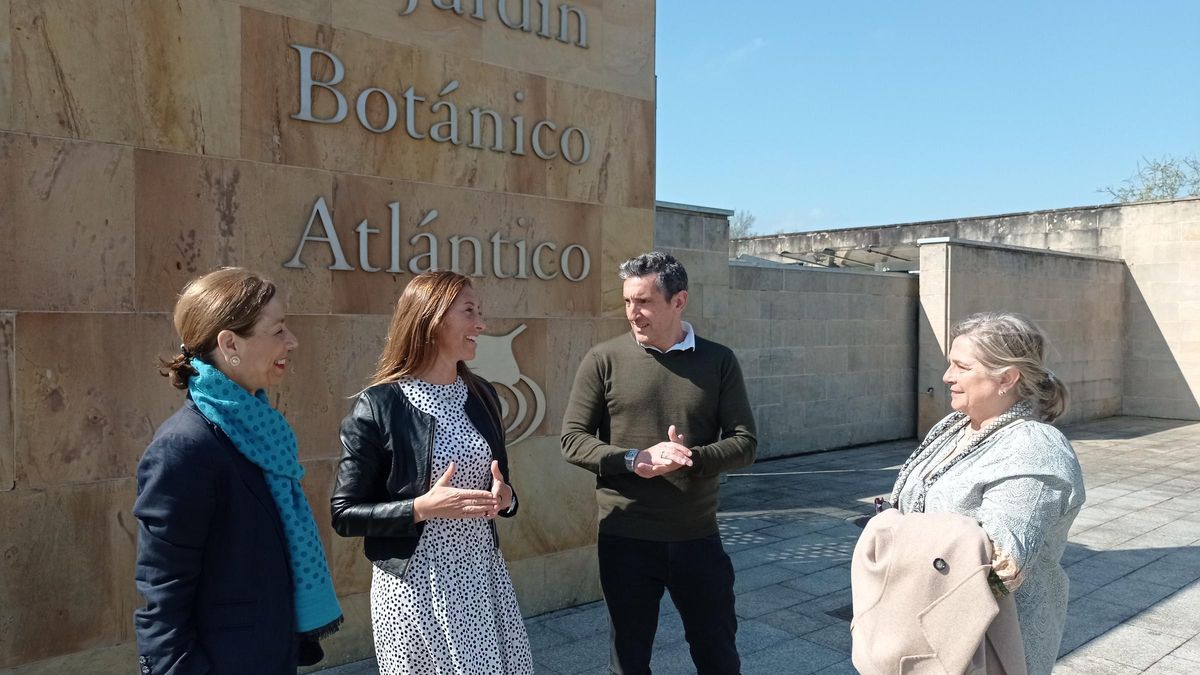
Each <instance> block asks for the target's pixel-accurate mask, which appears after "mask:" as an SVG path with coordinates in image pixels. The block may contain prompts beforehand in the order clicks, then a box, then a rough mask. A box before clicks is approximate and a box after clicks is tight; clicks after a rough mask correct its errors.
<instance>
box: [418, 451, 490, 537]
mask: <svg viewBox="0 0 1200 675" xmlns="http://www.w3.org/2000/svg"><path fill="white" fill-rule="evenodd" d="M453 477H454V462H450V466H448V467H446V473H444V474H442V477H441V478H438V479H437V482H435V483H434V484H433V487H432V488H430V489H429V492H426V493H425V494H423V495H421V496H420V497H417V498H416V499H414V500H413V520H414V521H416V522H418V523H419V522H421V521H423V520H429V519H430V518H486V517H487V515H488V514H489V513H491V512H494V511H496V506H497V505H498V504H499V503H500V500H499V498H497V496H496V495H494V494H492V493H491V492H489V491H487V490H463V489H460V488H455V487H450V479H451V478H453ZM509 494H510V495H511V494H512V493H511V492H510V493H509Z"/></svg>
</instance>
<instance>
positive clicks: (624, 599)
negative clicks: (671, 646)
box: [597, 533, 741, 675]
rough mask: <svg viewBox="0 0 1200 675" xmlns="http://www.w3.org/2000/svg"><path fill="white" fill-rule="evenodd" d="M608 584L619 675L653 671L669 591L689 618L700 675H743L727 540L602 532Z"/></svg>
mask: <svg viewBox="0 0 1200 675" xmlns="http://www.w3.org/2000/svg"><path fill="white" fill-rule="evenodd" d="M597 549H598V556H599V559H600V586H601V588H603V590H604V601H605V603H607V605H608V618H609V626H610V629H611V631H610V639H611V646H612V650H611V656H610V659H609V668H610V669H611V670H612V672H613V673H614V674H615V675H645V674H648V673H649V672H650V656H651V653H652V652H653V649H654V634H655V632H656V631H657V630H658V607H659V602H660V601H661V600H662V595H663V590H667V591H670V592H671V601H672V602H674V603H675V607H676V608H677V609H678V610H679V617H680V618H681V619H683V630H684V637H685V638H687V642H688V646H689V647H690V648H691V652H692V662H693V663H694V664H695V665H696V672H697V673H698V675H709V674H712V675H736V674H737V673H738V672H740V670H741V660H740V659H739V658H738V653H737V641H736V638H737V615H736V614H735V613H734V597H733V564H732V563H731V562H730V561H729V556H728V555H726V553H725V549H724V547H722V546H721V535H719V534H713V535H710V536H708V537H704V538H702V539H692V540H689V541H677V542H662V541H645V540H642V539H630V538H627V537H616V536H613V535H607V534H603V533H602V534H600V537H599V541H598V542H597Z"/></svg>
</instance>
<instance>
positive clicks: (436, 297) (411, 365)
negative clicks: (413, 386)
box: [367, 271, 474, 388]
mask: <svg viewBox="0 0 1200 675" xmlns="http://www.w3.org/2000/svg"><path fill="white" fill-rule="evenodd" d="M469 287H471V279H470V278H469V277H466V276H464V275H462V274H458V273H457V272H448V271H439V272H425V273H424V274H420V275H417V276H416V277H414V278H413V280H412V281H410V282H408V285H407V286H405V287H404V292H403V293H401V294H400V299H399V300H397V301H396V311H395V312H394V313H393V314H392V322H391V325H390V326H389V327H388V334H387V342H386V344H384V346H383V351H382V352H381V353H380V355H379V363H378V364H377V365H376V367H375V372H374V374H372V375H371V377H370V379H369V380H368V383H367V387H368V388H369V387H373V386H375V385H377V384H383V383H385V382H395V381H397V380H401V379H403V378H405V377H413V376H415V375H417V374H418V373H421V372H422V371H424V370H425V369H426V368H428V367H429V366H431V365H432V364H433V361H434V359H436V358H437V352H438V346H437V332H438V330H439V329H440V328H441V327H442V323H443V321H444V319H445V317H446V312H448V311H450V306H451V305H453V304H454V301H455V300H456V299H457V298H458V294H459V293H461V292H462V290H463V289H464V288H469ZM458 371H459V375H463V376H464V377H463V379H464V380H466V381H468V383H470V380H469V378H470V377H474V376H473V375H471V374H470V372H469V371H468V370H467V368H466V365H465V364H463V363H462V362H459V364H458Z"/></svg>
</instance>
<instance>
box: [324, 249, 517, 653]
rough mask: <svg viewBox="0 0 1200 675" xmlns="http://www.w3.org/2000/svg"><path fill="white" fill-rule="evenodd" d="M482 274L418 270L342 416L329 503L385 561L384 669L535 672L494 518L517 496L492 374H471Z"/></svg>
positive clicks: (379, 631) (512, 506) (380, 609)
mask: <svg viewBox="0 0 1200 675" xmlns="http://www.w3.org/2000/svg"><path fill="white" fill-rule="evenodd" d="M481 309H482V307H481V304H480V301H479V297H478V295H477V294H476V293H475V289H474V288H472V286H471V282H470V279H468V278H467V277H464V276H462V275H460V274H455V273H453V272H429V273H426V274H422V275H420V276H417V277H416V278H414V279H413V280H412V281H411V282H409V284H408V286H407V287H406V288H405V289H404V293H403V294H402V295H401V296H400V300H399V301H398V302H397V303H396V311H395V314H394V316H393V318H392V323H391V327H390V329H389V330H388V340H387V345H386V346H385V347H384V350H383V354H382V355H381V356H380V360H379V367H378V369H377V371H376V373H375V374H374V375H373V376H372V378H371V384H370V385H369V386H368V387H367V388H366V389H365V390H364V391H363V392H362V393H361V394H360V395H359V396H358V399H357V401H356V402H355V405H354V409H353V410H352V411H351V413H350V414H349V415H348V416H347V417H346V419H345V420H344V421H343V422H342V430H341V440H342V459H341V462H340V463H339V465H338V474H337V480H336V483H335V485H334V492H333V497H332V500H331V509H332V513H333V526H334V529H335V530H336V531H337V532H338V534H341V535H342V536H348V537H356V536H361V537H364V543H363V548H364V551H365V553H366V555H367V558H369V559H370V560H371V562H372V563H373V564H374V569H373V570H372V574H373V576H372V579H371V620H372V624H373V626H374V631H375V653H376V656H377V657H378V661H379V671H380V673H382V674H383V675H391V674H399V673H405V674H409V673H422V674H424V673H430V674H438V675H450V674H455V675H457V674H471V673H478V674H479V675H495V674H501V673H510V674H518V673H532V672H533V659H532V656H531V655H530V651H529V638H528V636H527V635H526V633H525V627H524V624H523V623H522V622H521V612H520V608H518V606H517V600H516V595H515V593H514V592H513V587H512V582H511V580H510V579H509V576H508V569H507V567H506V566H505V564H504V558H503V557H502V556H501V555H500V549H499V539H498V537H497V535H496V527H495V523H494V522H493V519H494V518H495V517H497V516H500V517H511V516H513V515H515V514H516V511H517V498H516V495H515V494H514V493H513V490H512V487H511V486H510V485H509V482H508V481H509V478H508V455H507V453H506V450H505V446H504V432H503V426H502V423H501V419H500V414H499V405H498V401H497V399H496V393H495V390H494V389H493V388H492V386H491V385H490V384H489V383H488V382H486V381H485V380H483V379H482V378H479V377H477V376H475V375H474V374H472V373H471V372H470V370H469V369H468V368H467V367H466V365H465V362H467V361H470V360H471V359H473V358H474V357H475V339H476V338H477V337H478V336H479V335H480V334H481V333H482V332H483V330H484V328H485V327H486V326H485V324H484V321H483V317H482V311H481Z"/></svg>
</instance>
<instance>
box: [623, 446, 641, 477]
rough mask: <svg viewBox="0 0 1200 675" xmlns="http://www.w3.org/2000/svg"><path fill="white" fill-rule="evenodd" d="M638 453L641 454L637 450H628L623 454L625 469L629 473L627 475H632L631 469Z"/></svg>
mask: <svg viewBox="0 0 1200 675" xmlns="http://www.w3.org/2000/svg"><path fill="white" fill-rule="evenodd" d="M639 452H641V450H638V449H637V448H630V449H629V450H628V451H627V452H626V453H625V469H626V470H627V471H629V473H633V467H634V465H635V464H636V463H637V456H638V453H639Z"/></svg>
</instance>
